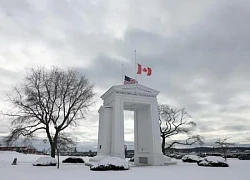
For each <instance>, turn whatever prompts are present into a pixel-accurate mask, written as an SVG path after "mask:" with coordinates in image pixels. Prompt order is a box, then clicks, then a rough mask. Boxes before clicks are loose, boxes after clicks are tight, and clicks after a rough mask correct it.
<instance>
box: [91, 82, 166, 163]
mask: <svg viewBox="0 0 250 180" xmlns="http://www.w3.org/2000/svg"><path fill="white" fill-rule="evenodd" d="M158 94H159V91H156V90H154V89H151V88H148V87H145V86H143V85H140V84H132V85H118V86H113V87H111V88H110V89H109V90H108V91H107V92H106V93H104V94H103V95H102V96H101V98H102V99H103V106H101V107H100V109H99V131H98V149H97V156H96V157H95V158H93V159H92V161H95V160H100V159H102V158H103V157H106V156H113V157H121V158H124V110H131V111H134V136H135V137H134V141H135V147H134V148H135V155H134V160H135V162H134V163H135V164H136V165H163V164H164V156H163V154H162V152H161V139H160V129H159V115H158V103H157V95H158Z"/></svg>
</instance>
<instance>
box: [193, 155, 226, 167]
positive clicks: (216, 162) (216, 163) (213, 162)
mask: <svg viewBox="0 0 250 180" xmlns="http://www.w3.org/2000/svg"><path fill="white" fill-rule="evenodd" d="M197 164H198V166H205V167H229V165H228V163H227V162H226V161H225V160H223V159H222V158H220V159H215V158H214V157H207V158H205V159H204V160H201V161H198V162H197Z"/></svg>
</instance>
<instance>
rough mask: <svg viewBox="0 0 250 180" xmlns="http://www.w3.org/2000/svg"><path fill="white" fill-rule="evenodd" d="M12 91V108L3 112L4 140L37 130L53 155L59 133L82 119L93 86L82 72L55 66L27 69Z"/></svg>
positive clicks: (87, 106)
mask: <svg viewBox="0 0 250 180" xmlns="http://www.w3.org/2000/svg"><path fill="white" fill-rule="evenodd" d="M14 93H15V96H14V97H11V96H8V97H9V102H10V103H11V104H12V105H13V106H14V107H13V110H12V111H10V112H8V113H5V115H7V116H9V117H10V118H12V119H11V125H12V129H11V132H10V134H9V136H7V137H6V139H5V140H6V142H7V143H8V144H10V143H12V142H14V141H16V140H17V139H18V138H19V137H21V136H24V137H26V138H33V137H34V135H35V133H37V132H39V131H40V132H43V133H45V134H46V135H47V139H48V141H49V143H50V147H51V148H50V149H51V157H55V152H56V148H57V145H58V137H59V134H60V133H61V132H63V131H64V130H65V129H67V128H68V127H70V126H77V122H78V121H79V120H83V119H84V118H85V115H86V111H87V110H88V108H89V107H90V105H91V104H92V102H91V100H92V97H93V96H94V93H93V85H92V84H90V83H89V81H88V79H87V78H86V77H85V76H84V75H81V74H80V73H78V72H77V71H75V70H72V69H69V70H66V71H64V70H61V69H58V68H53V69H52V70H46V69H44V68H38V69H30V70H29V71H28V75H27V76H26V78H25V81H24V83H23V84H21V86H20V87H15V88H14Z"/></svg>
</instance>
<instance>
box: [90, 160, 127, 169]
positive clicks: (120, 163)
mask: <svg viewBox="0 0 250 180" xmlns="http://www.w3.org/2000/svg"><path fill="white" fill-rule="evenodd" d="M128 169H129V164H128V162H127V161H126V160H124V159H121V158H118V157H107V158H104V159H102V160H101V161H100V162H98V163H96V164H93V165H92V166H90V170H92V171H109V170H128Z"/></svg>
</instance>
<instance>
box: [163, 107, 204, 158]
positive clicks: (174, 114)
mask: <svg viewBox="0 0 250 180" xmlns="http://www.w3.org/2000/svg"><path fill="white" fill-rule="evenodd" d="M158 107H159V121H160V133H161V139H162V144H161V148H162V152H163V154H165V149H168V148H171V147H172V146H173V145H174V144H181V145H193V144H195V143H199V144H203V141H202V137H201V136H200V135H192V134H191V133H190V131H191V130H192V128H193V127H195V126H196V124H195V123H194V122H193V121H189V119H190V118H191V116H190V115H189V114H188V113H187V112H186V111H185V109H173V108H170V107H169V106H168V105H165V104H160V105H159V106H158ZM177 134H186V135H187V136H188V138H187V139H186V140H185V141H178V140H174V141H172V142H170V143H169V144H167V143H166V140H167V139H168V138H170V137H173V136H174V135H177ZM166 145H167V147H166Z"/></svg>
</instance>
